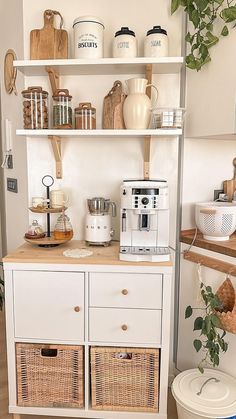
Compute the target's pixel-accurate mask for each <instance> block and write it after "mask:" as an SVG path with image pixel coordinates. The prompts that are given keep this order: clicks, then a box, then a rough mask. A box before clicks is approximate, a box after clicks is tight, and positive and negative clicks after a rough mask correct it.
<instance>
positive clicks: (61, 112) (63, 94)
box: [53, 89, 72, 129]
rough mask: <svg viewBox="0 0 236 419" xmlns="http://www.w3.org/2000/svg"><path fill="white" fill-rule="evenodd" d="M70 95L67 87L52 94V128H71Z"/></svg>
mask: <svg viewBox="0 0 236 419" xmlns="http://www.w3.org/2000/svg"><path fill="white" fill-rule="evenodd" d="M71 100H72V96H71V95H70V94H69V91H68V90H67V89H58V90H57V92H56V94H55V95H53V128H64V129H67V128H72V107H71Z"/></svg>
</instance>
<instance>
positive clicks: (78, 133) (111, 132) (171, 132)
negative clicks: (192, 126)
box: [16, 128, 182, 138]
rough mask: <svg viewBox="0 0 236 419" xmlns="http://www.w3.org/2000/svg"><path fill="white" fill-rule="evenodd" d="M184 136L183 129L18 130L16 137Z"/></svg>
mask: <svg viewBox="0 0 236 419" xmlns="http://www.w3.org/2000/svg"><path fill="white" fill-rule="evenodd" d="M181 134H182V129H159V128H158V129H143V130H138V129H137V130H134V129H94V130H79V129H17V130H16V135H21V136H28V137H48V136H59V137H104V138H110V137H144V136H148V135H150V136H152V137H177V136H179V135H181Z"/></svg>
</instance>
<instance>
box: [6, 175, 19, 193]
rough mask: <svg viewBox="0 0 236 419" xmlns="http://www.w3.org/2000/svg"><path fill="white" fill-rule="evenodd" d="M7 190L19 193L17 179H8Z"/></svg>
mask: <svg viewBox="0 0 236 419" xmlns="http://www.w3.org/2000/svg"><path fill="white" fill-rule="evenodd" d="M7 190H8V191H9V192H14V193H17V192H18V185H17V179H14V178H11V177H7Z"/></svg>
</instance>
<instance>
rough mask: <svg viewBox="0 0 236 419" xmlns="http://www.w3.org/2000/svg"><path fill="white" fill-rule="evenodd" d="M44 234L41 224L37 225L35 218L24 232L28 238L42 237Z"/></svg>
mask: <svg viewBox="0 0 236 419" xmlns="http://www.w3.org/2000/svg"><path fill="white" fill-rule="evenodd" d="M44 236H45V233H44V231H43V228H42V226H41V225H39V223H38V221H37V220H33V221H32V224H31V225H30V226H29V229H28V231H27V233H25V237H26V238H29V239H30V238H32V239H37V238H42V237H44Z"/></svg>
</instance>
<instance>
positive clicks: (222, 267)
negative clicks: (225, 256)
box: [184, 252, 236, 276]
mask: <svg viewBox="0 0 236 419" xmlns="http://www.w3.org/2000/svg"><path fill="white" fill-rule="evenodd" d="M184 259H185V260H188V261H190V262H194V263H200V265H203V266H206V267H207V268H211V269H214V270H216V271H219V272H223V273H226V274H229V275H233V276H236V265H234V264H233V263H229V262H223V261H222V260H217V259H215V258H211V257H209V256H205V255H200V254H199V253H195V252H185V253H184Z"/></svg>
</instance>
